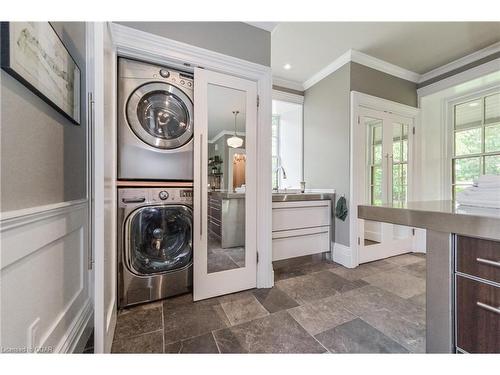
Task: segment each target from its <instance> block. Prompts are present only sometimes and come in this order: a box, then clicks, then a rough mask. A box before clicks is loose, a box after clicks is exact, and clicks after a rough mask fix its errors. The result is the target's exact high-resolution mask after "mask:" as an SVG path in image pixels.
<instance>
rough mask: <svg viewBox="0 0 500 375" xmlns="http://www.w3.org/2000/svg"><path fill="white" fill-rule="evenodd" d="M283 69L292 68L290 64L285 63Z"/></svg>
mask: <svg viewBox="0 0 500 375" xmlns="http://www.w3.org/2000/svg"><path fill="white" fill-rule="evenodd" d="M283 69H285V70H290V69H292V66H291V65H290V64H285V65H283Z"/></svg>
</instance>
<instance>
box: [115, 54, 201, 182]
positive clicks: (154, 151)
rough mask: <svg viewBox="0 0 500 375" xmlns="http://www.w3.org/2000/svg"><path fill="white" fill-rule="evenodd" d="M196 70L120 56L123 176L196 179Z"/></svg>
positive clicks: (120, 163)
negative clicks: (194, 96)
mask: <svg viewBox="0 0 500 375" xmlns="http://www.w3.org/2000/svg"><path fill="white" fill-rule="evenodd" d="M193 85H194V81H193V76H192V75H191V74H189V73H185V72H181V71H178V70H174V69H170V68H166V67H162V66H157V65H152V64H148V63H144V62H139V61H134V60H129V59H124V58H119V59H118V179H121V180H170V181H191V180H193V126H194V125H193Z"/></svg>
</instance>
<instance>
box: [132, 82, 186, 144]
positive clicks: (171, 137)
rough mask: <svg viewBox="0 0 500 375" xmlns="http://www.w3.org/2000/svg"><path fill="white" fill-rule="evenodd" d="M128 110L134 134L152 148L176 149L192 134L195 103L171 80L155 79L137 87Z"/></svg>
mask: <svg viewBox="0 0 500 375" xmlns="http://www.w3.org/2000/svg"><path fill="white" fill-rule="evenodd" d="M126 111H127V120H128V123H129V125H130V127H131V128H132V130H133V132H134V133H135V135H136V136H137V137H139V139H141V140H142V141H143V142H145V143H147V144H148V145H150V146H152V147H156V148H159V149H165V150H169V149H175V148H179V147H181V146H183V145H185V144H186V143H188V142H189V141H190V140H191V138H192V137H193V103H192V102H191V99H189V97H188V96H187V95H186V94H185V93H184V92H183V91H181V90H180V89H178V88H177V87H175V86H173V85H170V84H168V83H161V82H154V83H148V84H145V85H143V86H141V87H139V88H137V89H136V90H135V91H134V92H133V94H132V95H131V96H130V98H129V100H128V102H127V108H126Z"/></svg>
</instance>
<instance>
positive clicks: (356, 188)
mask: <svg viewBox="0 0 500 375" xmlns="http://www.w3.org/2000/svg"><path fill="white" fill-rule="evenodd" d="M364 109H371V110H375V111H382V112H389V113H392V114H395V115H397V116H401V117H405V118H409V119H411V120H412V121H413V128H412V129H411V130H410V131H411V132H412V133H413V134H415V131H416V127H417V125H418V114H419V109H418V108H416V107H411V106H408V105H405V104H401V103H397V102H393V101H391V100H387V99H382V98H379V97H376V96H372V95H368V94H364V93H360V92H357V91H351V123H350V161H351V162H350V168H349V169H350V171H349V175H350V185H351V188H350V194H349V200H350V204H349V206H350V210H351V214H350V215H349V243H350V252H351V259H350V264H346V266H347V267H352V268H354V267H357V266H358V265H359V247H360V237H359V234H358V233H359V231H360V229H361V228H362V227H363V226H362V225H359V224H360V220H362V219H358V212H357V211H358V205H360V204H363V199H364V198H363V194H364V193H365V190H364V189H365V188H366V187H365V186H361V185H360V181H359V180H360V178H359V174H358V173H357V172H358V171H360V170H365V169H366V165H365V154H364V153H362V154H360V151H359V148H360V145H362V146H363V148H364V147H365V142H366V140H365V136H366V129H365V127H363V128H361V127H360V123H359V120H360V116H361V113H362V111H363V110H364ZM413 142H414V141H413ZM414 152H415V147H413V145H410V142H408V170H410V171H411V173H408V199H409V200H410V199H411V196H412V194H413V192H412V188H411V186H412V185H413V180H414V174H415V170H414V169H415V168H414V164H415V155H414ZM360 155H361V157H360ZM360 227H361V228H360Z"/></svg>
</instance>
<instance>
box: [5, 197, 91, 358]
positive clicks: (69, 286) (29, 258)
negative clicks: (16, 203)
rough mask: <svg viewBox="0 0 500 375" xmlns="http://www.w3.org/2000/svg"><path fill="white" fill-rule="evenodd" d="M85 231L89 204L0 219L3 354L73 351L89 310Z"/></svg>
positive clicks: (53, 207) (12, 214)
mask: <svg viewBox="0 0 500 375" xmlns="http://www.w3.org/2000/svg"><path fill="white" fill-rule="evenodd" d="M87 230H88V202H87V200H79V201H73V202H64V203H60V204H55V205H51V206H45V207H43V208H38V209H37V208H34V209H29V210H22V211H16V212H9V213H5V214H3V215H2V221H1V227H0V234H1V271H0V281H1V296H2V304H1V336H0V339H1V342H0V345H1V349H2V351H4V352H8V351H12V350H13V351H27V352H44V351H48V352H72V351H73V350H74V349H75V347H76V345H77V343H78V340H79V339H80V338H81V336H82V334H83V331H84V328H85V326H86V325H87V324H88V322H89V320H90V319H91V316H92V311H93V308H92V303H91V298H90V291H89V272H88V270H87V256H88V254H87V251H88V233H87Z"/></svg>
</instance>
